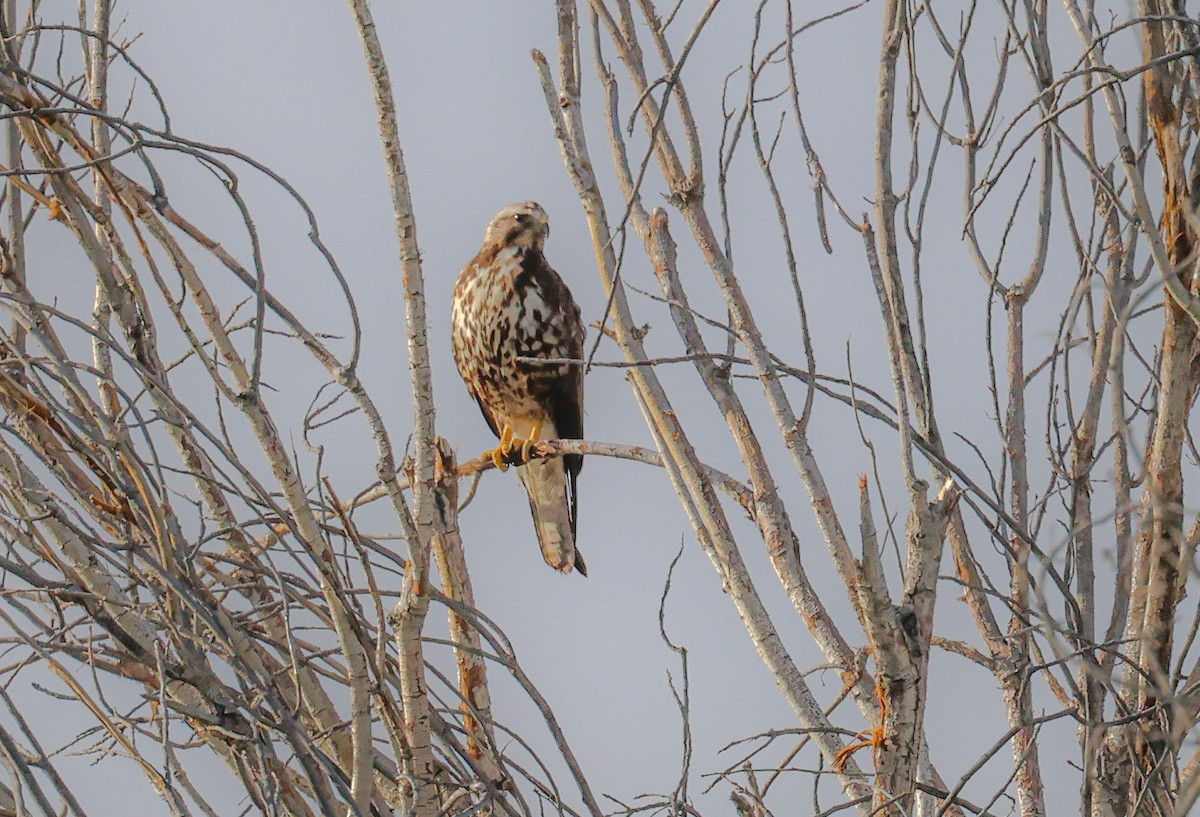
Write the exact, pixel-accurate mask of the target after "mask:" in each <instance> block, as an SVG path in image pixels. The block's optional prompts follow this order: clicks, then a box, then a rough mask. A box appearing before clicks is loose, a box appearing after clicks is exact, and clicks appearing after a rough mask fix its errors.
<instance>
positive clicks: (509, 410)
mask: <svg viewBox="0 0 1200 817" xmlns="http://www.w3.org/2000/svg"><path fill="white" fill-rule="evenodd" d="M549 235H550V222H549V221H548V220H547V218H546V211H545V210H543V209H542V208H541V205H539V204H537V202H532V201H523V202H518V203H517V204H510V205H509V206H508V207H505V208H504V209H503V210H501V211H500V212H499V213H497V214H496V216H495V218H493V219H492V221H491V223H490V224H488V228H487V232H486V233H485V235H484V238H483V247H482V248H480V250H479V254H478V255H476V256H475V258H474V259H472V261H471V262H470V263H469V264H467V266H466V268H465V269H464V270H463V271H462V272H461V273H460V274H459V276H458V281H457V283H455V285H454V307H453V334H452V337H451V340H452V345H453V348H454V361H455V363H457V364H458V373H459V374H460V375H462V379H463V382H464V383H466V385H467V391H469V392H470V393H471V396H472V397H474V398H475V400H476V402H478V403H479V408H480V409H481V410H482V411H483V416H484V419H486V420H487V422H488V425H489V426H491V429H492V433H494V434H495V435H496V436H497V437H499V438H500V445H499V447H497V448H496V449H494V450H493V451H489V452H487V453H486V454H485V455H484V456H490V457H491V458H492V460H493V461H494V462H495V463H496V465H497V466H498V467H500V468H501V469H504V468H507V465H505V463H504V458H505V457H506V456H508V455H509V454H510V453H511V452H512V451H513V450H514V449H516V448H518V447H520V448H521V451H522V454H523V456H522V457H521V459H522V461H523V463H524V464H522V465H519V466H517V469H516V470H517V476H518V477H520V479H521V483H522V484H523V485H524V486H525V491H526V493H528V494H529V507H530V509H532V511H533V524H534V527H535V528H536V529H537V536H538V541H539V542H540V544H541V547H542V556H543V557H544V558H545V559H546V563H547V564H548V565H550V566H551V567H553V568H554V569H555V570H559V571H562V572H563V573H569V572H570V571H571V569H572V568H574V569H576V570H578V571H579V572H580V573H581V574H582V575H584V576H586V575H587V567H586V566H585V565H584V563H583V557H582V556H581V555H580V554H579V551H578V550H577V549H576V547H575V520H576V518H577V517H576V511H577V507H578V502H577V496H576V493H575V480H576V478H577V477H578V476H579V470H580V469H581V468H582V467H583V457H581V456H579V455H578V454H568V455H566V456H563V457H557V458H554V459H548V460H533V461H529V457H528V454H529V446H530V445H532V444H533V443H535V442H537V441H538V440H540V439H572V440H579V439H583V369H582V368H581V367H580V366H579V365H577V364H575V365H572V364H566V363H553V364H539V363H532V362H527V361H523V360H521V359H520V358H571V359H573V360H578V359H580V358H581V357H583V339H584V331H585V330H584V327H583V321H582V319H581V318H580V313H579V306H578V305H577V304H576V303H575V300H574V299H573V298H572V297H571V291H570V290H569V289H567V285H566V284H565V283H563V280H562V278H560V277H559V276H558V273H557V272H555V271H554V270H553V269H552V268H551V267H550V265H549V264H547V263H546V258H545V256H543V255H542V246H543V245H544V244H545V241H546V237H547V236H549Z"/></svg>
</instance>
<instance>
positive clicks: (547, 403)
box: [523, 252, 587, 535]
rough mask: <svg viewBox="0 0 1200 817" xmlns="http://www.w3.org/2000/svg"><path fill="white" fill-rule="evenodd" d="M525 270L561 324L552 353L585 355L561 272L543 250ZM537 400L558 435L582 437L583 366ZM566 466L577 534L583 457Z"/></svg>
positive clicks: (577, 315) (569, 458) (549, 385)
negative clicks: (578, 483)
mask: <svg viewBox="0 0 1200 817" xmlns="http://www.w3.org/2000/svg"><path fill="white" fill-rule="evenodd" d="M523 266H524V270H523V272H524V273H525V274H526V275H529V276H530V277H531V278H532V279H533V280H534V281H535V282H536V284H537V286H538V288H539V289H540V290H541V292H542V297H543V298H544V299H545V301H546V306H547V308H548V310H549V312H550V315H549V316H547V319H548V321H550V322H552V323H557V324H558V325H559V326H561V328H562V337H561V338H560V339H559V342H558V344H557V348H556V349H554V350H553V351H552V353H551V356H552V357H564V358H572V359H575V360H579V359H582V358H583V341H584V337H585V335H586V331H587V330H586V329H585V327H584V325H583V318H582V317H581V315H580V311H579V305H578V304H576V303H575V299H574V298H572V297H571V290H569V289H568V288H567V285H566V284H565V283H563V280H562V278H560V277H559V275H558V273H557V272H555V271H554V269H553V268H552V267H551V266H550V265H549V264H547V263H546V259H545V258H544V257H543V256H542V254H541V253H538V252H532V253H529V254H528V255H527V256H526V258H525V263H524V265H523ZM538 402H539V403H541V405H542V407H543V408H544V409H545V411H546V413H547V414H549V415H550V418H551V419H552V420H553V421H554V427H555V428H556V429H558V436H559V437H561V438H562V439H566V440H582V439H583V367H582V366H568V367H566V371H565V372H564V373H562V374H560V375H558V376H556V377H555V378H553V380H551V381H550V382H549V383H546V384H545V386H544V387H543V389H542V390H541V391H540V394H539V399H538ZM563 465H564V466H565V467H566V470H567V476H568V485H569V488H570V491H569V493H570V500H571V533H572V535H574V533H575V526H576V520H577V519H578V514H577V508H578V498H577V496H576V492H575V480H576V478H577V477H578V476H579V472H580V471H581V470H582V469H583V457H581V456H580V455H578V454H568V455H566V456H564V457H563Z"/></svg>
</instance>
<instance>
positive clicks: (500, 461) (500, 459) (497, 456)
mask: <svg viewBox="0 0 1200 817" xmlns="http://www.w3.org/2000/svg"><path fill="white" fill-rule="evenodd" d="M512 450H513V430H512V428H511V427H509V426H507V425H506V426H504V430H503V431H501V432H500V444H499V445H498V446H496V447H495V448H493V449H492V450H491V451H484V452H483V455H482V456H483V457H485V458H487V459H490V460H491V461H492V463H493V464H495V466H496V467H497V468H499V469H500V470H501V471H507V470H508V463H507V462H505V461H504V458H505V457H507V456H508V455H509V454H510V453H512Z"/></svg>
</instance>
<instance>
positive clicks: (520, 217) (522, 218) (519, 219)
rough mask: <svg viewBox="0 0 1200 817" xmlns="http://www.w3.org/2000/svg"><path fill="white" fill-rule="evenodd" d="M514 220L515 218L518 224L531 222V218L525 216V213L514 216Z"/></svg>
mask: <svg viewBox="0 0 1200 817" xmlns="http://www.w3.org/2000/svg"><path fill="white" fill-rule="evenodd" d="M513 218H515V219H516V220H517V223H518V224H524V223H525V222H526V221H528V220H529V216H527V215H525V214H524V213H517V214H516V215H514V216H513Z"/></svg>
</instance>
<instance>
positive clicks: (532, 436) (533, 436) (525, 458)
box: [521, 423, 542, 463]
mask: <svg viewBox="0 0 1200 817" xmlns="http://www.w3.org/2000/svg"><path fill="white" fill-rule="evenodd" d="M541 437H542V424H541V423H534V424H533V428H532V429H531V430H530V432H529V439H528V440H524V441H522V442H521V462H522V463H526V462H529V449H531V448H533V444H534V443H536V442H537V441H538V440H540V439H541Z"/></svg>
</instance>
